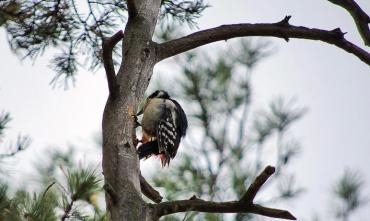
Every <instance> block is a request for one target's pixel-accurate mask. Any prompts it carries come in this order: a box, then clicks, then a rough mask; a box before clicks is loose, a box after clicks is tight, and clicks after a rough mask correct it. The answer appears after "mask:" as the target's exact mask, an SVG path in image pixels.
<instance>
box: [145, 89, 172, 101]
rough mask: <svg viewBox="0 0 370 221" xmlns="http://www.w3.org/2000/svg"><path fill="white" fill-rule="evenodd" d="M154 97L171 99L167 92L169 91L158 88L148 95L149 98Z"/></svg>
mask: <svg viewBox="0 0 370 221" xmlns="http://www.w3.org/2000/svg"><path fill="white" fill-rule="evenodd" d="M153 98H162V99H169V98H170V95H169V94H168V93H167V91H164V90H156V91H154V92H153V93H152V94H151V95H149V97H148V99H153Z"/></svg>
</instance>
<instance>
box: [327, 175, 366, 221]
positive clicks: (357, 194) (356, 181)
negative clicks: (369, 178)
mask: <svg viewBox="0 0 370 221" xmlns="http://www.w3.org/2000/svg"><path fill="white" fill-rule="evenodd" d="M364 185H365V182H364V180H363V178H362V175H361V174H360V173H359V172H357V171H354V170H349V169H346V170H345V172H344V174H343V176H342V177H341V178H340V179H339V180H338V181H337V182H336V184H335V186H334V188H333V189H334V196H335V198H336V199H337V200H338V201H339V202H338V203H339V206H338V207H337V209H336V211H335V213H336V216H337V218H341V219H342V220H343V221H347V220H349V216H350V215H351V214H353V212H354V211H356V210H357V209H358V208H360V207H362V206H363V205H364V204H365V203H366V200H365V199H364V198H363V189H364Z"/></svg>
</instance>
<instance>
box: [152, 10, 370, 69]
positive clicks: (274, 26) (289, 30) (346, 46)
mask: <svg viewBox="0 0 370 221" xmlns="http://www.w3.org/2000/svg"><path fill="white" fill-rule="evenodd" d="M289 19H290V16H286V17H285V18H284V19H283V20H282V21H280V22H277V23H271V24H268V23H261V24H249V23H243V24H232V25H221V26H219V27H216V28H211V29H206V30H203V31H198V32H195V33H193V34H190V35H187V36H184V37H182V38H178V39H175V40H171V41H168V42H165V43H162V44H159V46H158V51H159V56H158V61H161V60H163V59H166V58H168V57H172V56H174V55H178V54H180V53H183V52H186V51H188V50H191V49H194V48H197V47H199V46H202V45H206V44H209V43H212V42H216V41H220V40H228V39H230V38H235V37H247V36H270V37H278V38H283V39H285V40H286V41H289V38H299V39H309V40H319V41H322V42H326V43H328V44H333V45H335V46H337V47H339V48H342V49H343V50H345V51H347V52H348V53H351V54H354V55H355V56H356V57H358V58H359V59H360V60H362V61H363V62H365V63H366V64H368V65H370V54H369V52H367V51H365V50H364V49H362V48H360V47H358V46H357V45H355V44H353V43H351V42H349V41H347V40H346V39H345V38H344V33H343V32H342V31H341V30H340V29H339V28H336V29H334V30H331V31H327V30H321V29H317V28H306V27H302V26H293V25H290V24H289Z"/></svg>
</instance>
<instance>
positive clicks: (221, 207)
mask: <svg viewBox="0 0 370 221" xmlns="http://www.w3.org/2000/svg"><path fill="white" fill-rule="evenodd" d="M274 171H275V168H274V167H271V166H268V167H266V168H265V170H264V171H263V172H262V173H261V174H260V175H259V176H258V177H257V178H256V179H255V181H254V182H253V183H252V185H251V186H250V187H249V188H248V190H247V192H246V193H245V194H244V196H243V197H242V199H241V200H239V201H228V202H213V201H205V200H201V199H198V198H196V197H194V196H193V197H192V198H191V199H189V200H177V201H172V202H163V203H159V204H156V205H153V207H154V214H155V216H157V217H158V218H159V217H161V216H165V215H169V214H173V213H179V212H188V211H197V212H207V213H253V214H258V215H262V216H268V217H274V218H280V219H289V220H296V218H295V217H294V216H293V215H292V214H291V213H290V212H289V211H287V210H280V209H274V208H268V207H263V206H261V205H257V204H254V203H253V199H254V197H255V196H256V194H257V192H258V191H259V190H260V188H261V187H262V185H263V184H264V183H265V182H266V180H267V179H268V178H269V177H270V176H271V175H272V174H273V173H274Z"/></svg>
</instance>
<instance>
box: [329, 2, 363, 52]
mask: <svg viewBox="0 0 370 221" xmlns="http://www.w3.org/2000/svg"><path fill="white" fill-rule="evenodd" d="M328 1H329V2H331V3H333V4H336V5H339V6H340V7H342V8H344V9H346V10H347V11H348V12H349V13H350V14H351V16H352V18H353V20H354V21H355V23H356V26H357V30H358V32H359V33H360V35H361V37H362V40H363V41H364V43H365V45H367V46H370V30H369V24H370V17H369V16H368V15H367V14H366V12H364V11H363V10H362V9H361V7H360V6H359V5H358V4H357V3H356V2H355V1H354V0H328Z"/></svg>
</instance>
